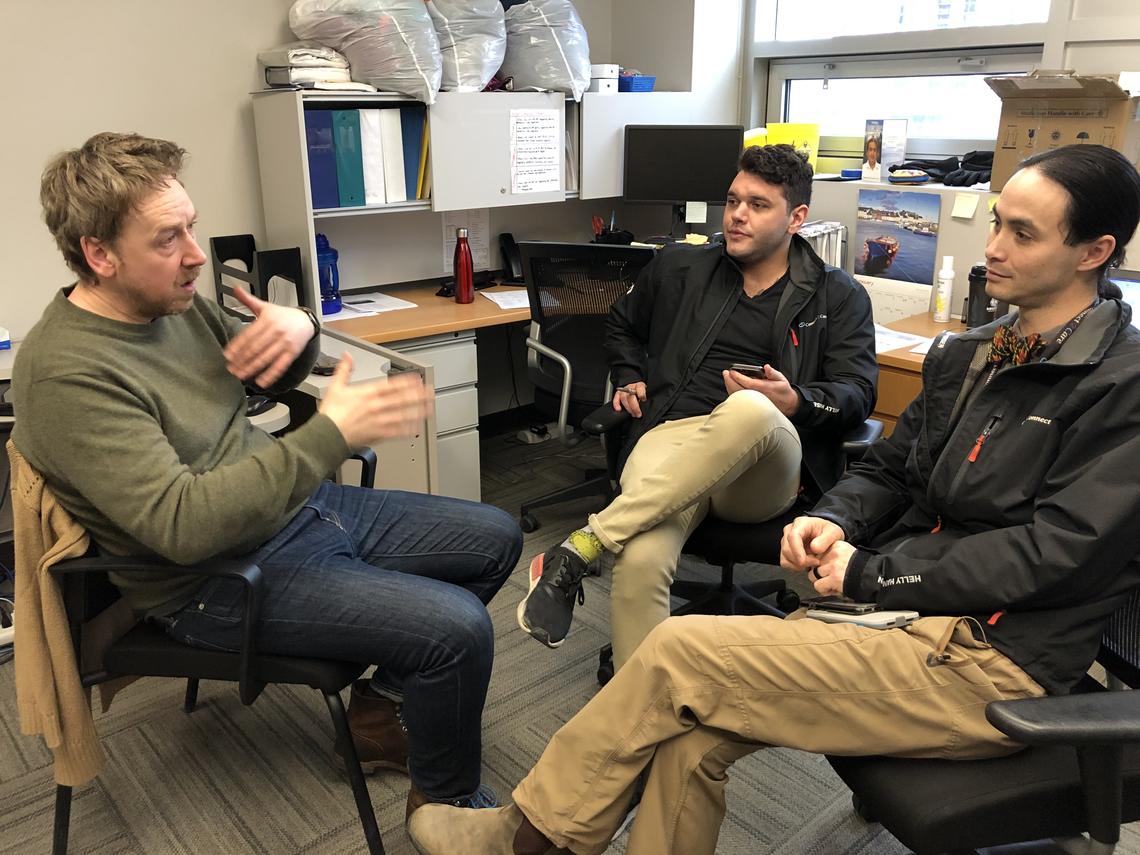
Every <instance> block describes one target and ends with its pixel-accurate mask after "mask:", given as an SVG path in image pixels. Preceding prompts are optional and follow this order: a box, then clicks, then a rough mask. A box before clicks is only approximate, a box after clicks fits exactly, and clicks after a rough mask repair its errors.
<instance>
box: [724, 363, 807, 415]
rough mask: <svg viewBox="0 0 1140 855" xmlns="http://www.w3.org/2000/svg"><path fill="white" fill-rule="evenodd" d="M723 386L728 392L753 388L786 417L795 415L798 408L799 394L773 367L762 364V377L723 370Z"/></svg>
mask: <svg viewBox="0 0 1140 855" xmlns="http://www.w3.org/2000/svg"><path fill="white" fill-rule="evenodd" d="M724 388H725V390H727V392H728V394H730V395H731V394H732V393H733V392H738V391H740V390H741V389H754V390H755V391H757V392H759V393H760V394H762V395H763V396H764V397H766V398H767V399H768V400H769V401H771V402H772V403H773V404H775V405H776V409H777V410H779V411H780V412H781V413H783V414H784V415H785V416H787V417H788V418H791V417H792V416H793V415H795V413H796V410H798V409H799V408H800V396H799V393H798V392H796V390H795V389H793V388H792V384H791V383H789V382H788V378H787V377H785V376H784V375H783V374H781V373H780V372H779V371H777V370H776V369H775V368H773V367H772V366H771V365H765V366H764V377H763V378H760V377H749V376H748V375H747V374H741V373H740V372H739V371H730V370H727V369H726V370H725V371H724Z"/></svg>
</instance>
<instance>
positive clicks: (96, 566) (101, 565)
mask: <svg viewBox="0 0 1140 855" xmlns="http://www.w3.org/2000/svg"><path fill="white" fill-rule="evenodd" d="M373 459H375V455H374V456H373ZM111 571H132V572H140V571H141V572H152V573H156V574H157V573H185V574H189V575H193V576H206V577H210V578H228V579H238V580H240V581H241V582H242V584H243V585H244V586H245V591H244V593H245V597H244V599H245V603H244V608H243V611H242V640H241V649H240V650H239V651H238V656H239V657H240V659H239V662H238V693H239V695H240V697H241V701H242V703H243V704H247V705H248V704H252V703H253V702H254V700H256V698H257V696H258V695H259V694H260V693H261V689H262V686H259V685H257V684H256V682H255V678H254V673H253V671H254V669H253V664H254V659H255V658H256V656H257V647H256V642H255V637H256V629H257V619H258V617H259V615H260V613H261V598H262V594H263V588H264V585H263V578H264V577H263V576H262V572H261V568H260V567H258V566H257V565H256V564H253V563H252V562H249V561H243V560H241V559H232V558H213V559H210V560H209V561H203V562H201V563H199V564H191V565H183V564H171V563H170V562H167V561H163V560H161V559H158V558H142V557H137V556H123V557H118V556H114V555H94V556H86V557H84V558H72V559H69V560H67V561H60V562H58V563H56V564H53V565H52V567H51V572H52V574H54V575H56V576H61V577H62V576H65V575H67V574H73V573H77V574H83V573H108V572H111ZM76 652H77V653H78V650H77V651H76Z"/></svg>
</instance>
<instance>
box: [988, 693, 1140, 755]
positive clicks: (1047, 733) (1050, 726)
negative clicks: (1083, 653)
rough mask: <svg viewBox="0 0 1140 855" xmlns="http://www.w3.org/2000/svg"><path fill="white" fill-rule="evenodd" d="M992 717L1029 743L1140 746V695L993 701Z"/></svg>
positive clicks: (1011, 734) (998, 725)
mask: <svg viewBox="0 0 1140 855" xmlns="http://www.w3.org/2000/svg"><path fill="white" fill-rule="evenodd" d="M986 719H987V720H988V721H989V723H990V724H992V725H993V726H994V727H996V728H997V729H998V730H1000V731H1001V732H1002V733H1004V734H1005V735H1006V736H1009V737H1010V738H1011V739H1015V740H1017V741H1018V742H1020V743H1022V744H1023V745H1072V746H1083V745H1109V744H1113V743H1116V744H1119V743H1126V742H1140V691H1121V692H1094V693H1090V694H1079V695H1064V696H1057V697H1046V698H1022V699H1019V700H1012V701H992V702H990V703H989V704H988V705H987V706H986Z"/></svg>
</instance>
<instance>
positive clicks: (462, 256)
mask: <svg viewBox="0 0 1140 855" xmlns="http://www.w3.org/2000/svg"><path fill="white" fill-rule="evenodd" d="M451 267H452V270H453V271H454V272H455V302H456V303H472V302H474V301H475V264H474V262H473V261H472V260H471V247H470V246H469V245H468V243H467V229H456V230H455V257H454V258H453V259H452V265H451Z"/></svg>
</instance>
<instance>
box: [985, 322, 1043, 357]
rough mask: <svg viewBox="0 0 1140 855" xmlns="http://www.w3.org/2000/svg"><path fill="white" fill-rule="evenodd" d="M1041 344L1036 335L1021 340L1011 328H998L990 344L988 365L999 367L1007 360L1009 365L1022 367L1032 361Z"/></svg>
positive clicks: (1039, 338) (1038, 336) (1039, 337)
mask: <svg viewBox="0 0 1140 855" xmlns="http://www.w3.org/2000/svg"><path fill="white" fill-rule="evenodd" d="M1043 344H1044V342H1042V341H1041V336H1040V335H1039V334H1038V333H1034V334H1033V335H1031V336H1026V337H1025V338H1022V337H1021V336H1019V335H1018V334H1017V333H1015V332H1014V331H1013V328H1012V327H1007V326H1002V327H998V328H997V332H995V333H994V338H993V341H992V342H990V358H989V364H990V365H1001V364H1002V363H1003V362H1005V361H1006V360H1008V361H1009V362H1010V364H1011V365H1022V364H1024V363H1026V362H1028V361H1029V360H1030V359H1032V358H1033V357H1034V355H1036V353H1037V352H1038V351H1039V350H1040V349H1041V347H1042V346H1043Z"/></svg>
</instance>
